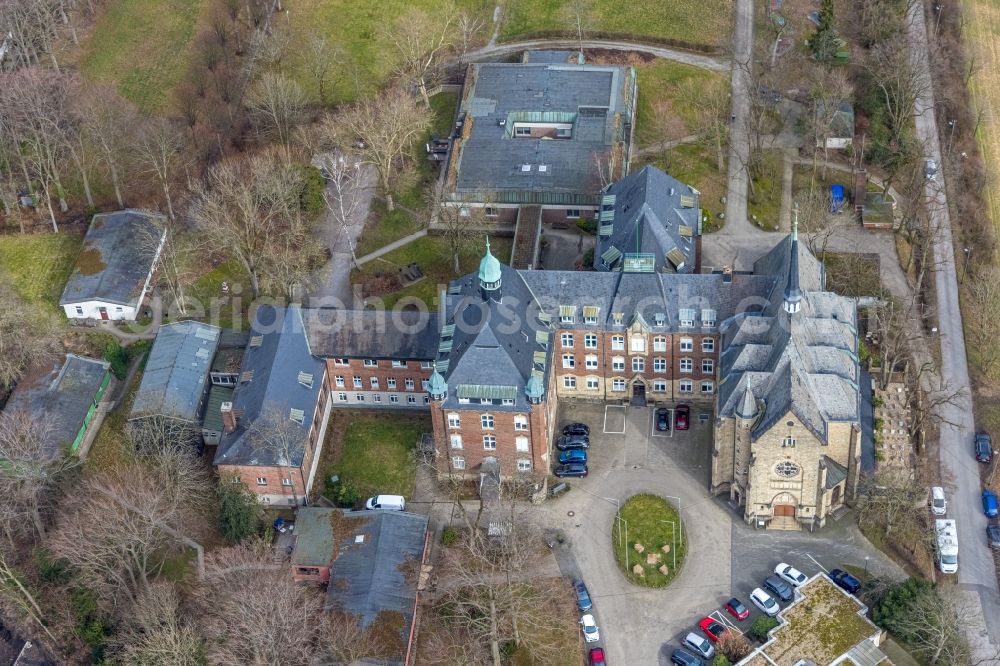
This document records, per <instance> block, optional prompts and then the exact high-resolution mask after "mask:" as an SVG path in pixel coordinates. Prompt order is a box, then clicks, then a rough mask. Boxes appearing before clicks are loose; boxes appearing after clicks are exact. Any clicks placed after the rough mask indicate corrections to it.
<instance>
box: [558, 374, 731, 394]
mask: <svg viewBox="0 0 1000 666" xmlns="http://www.w3.org/2000/svg"><path fill="white" fill-rule="evenodd" d="M562 380H563V388H565V389H569V390H571V391H572V390H575V389H576V387H577V378H576V377H573V376H572V375H566V376H564V377H563V378H562ZM584 381H585V384H586V388H587V390H588V391H596V390H598V389H600V387H601V380H600V377H585V378H584ZM627 385H628V382H627V381H626V380H625V379H624V378H622V377H615V378H613V379H612V380H611V390H612V391H619V392H620V391H624V390H625V388H626V386H627ZM700 388H701V392H702V393H705V394H708V393H714V392H715V382H711V381H703V382H701V386H700ZM652 391H653V393H666V392H667V382H666V381H665V380H663V379H657V380H654V381H653V382H652ZM677 392H678V393H694V382H693V381H691V380H690V379H682V380H680V381H679V382H677Z"/></svg>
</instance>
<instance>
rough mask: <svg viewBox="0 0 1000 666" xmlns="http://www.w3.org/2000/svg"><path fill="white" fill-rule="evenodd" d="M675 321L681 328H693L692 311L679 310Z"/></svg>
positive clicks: (686, 309)
mask: <svg viewBox="0 0 1000 666" xmlns="http://www.w3.org/2000/svg"><path fill="white" fill-rule="evenodd" d="M677 320H678V322H679V323H680V325H681V326H682V327H683V326H687V327H691V326H694V310H691V309H688V308H681V310H680V311H679V312H678V316H677Z"/></svg>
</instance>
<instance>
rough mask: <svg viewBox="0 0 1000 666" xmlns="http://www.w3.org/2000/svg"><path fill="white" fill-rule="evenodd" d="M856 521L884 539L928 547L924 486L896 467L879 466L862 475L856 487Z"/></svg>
mask: <svg viewBox="0 0 1000 666" xmlns="http://www.w3.org/2000/svg"><path fill="white" fill-rule="evenodd" d="M858 492H859V499H858V504H857V511H858V524H859V525H861V526H863V527H868V528H870V529H875V530H878V531H880V532H881V533H882V536H883V537H884V538H886V539H889V538H892V539H893V540H894V542H895V543H900V544H903V543H905V544H908V546H909V547H910V548H913V547H914V546H917V545H919V546H922V547H924V548H928V547H929V546H930V545H931V543H932V542H933V533H932V532H931V530H929V529H928V525H927V522H926V517H927V516H926V514H927V507H926V496H927V489H926V488H924V487H923V486H922V485H920V484H919V483H918V482H917V481H916V480H915V479H912V478H910V476H909V475H906V474H904V473H902V472H900V471H898V470H892V469H887V470H882V471H879V472H877V473H875V474H873V475H871V476H868V477H866V478H864V479H862V481H861V484H860V487H859V489H858Z"/></svg>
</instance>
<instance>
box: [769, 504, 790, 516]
mask: <svg viewBox="0 0 1000 666" xmlns="http://www.w3.org/2000/svg"><path fill="white" fill-rule="evenodd" d="M779 516H788V517H789V518H794V517H795V505H794V504H775V505H774V517H775V518H778V517H779Z"/></svg>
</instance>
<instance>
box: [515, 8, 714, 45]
mask: <svg viewBox="0 0 1000 666" xmlns="http://www.w3.org/2000/svg"><path fill="white" fill-rule="evenodd" d="M573 4H574V3H573V2H571V1H570V0H510V2H508V3H506V4H505V5H504V9H503V11H504V13H505V14H506V16H505V18H504V25H503V29H502V31H501V33H500V35H501V39H502V40H503V41H515V40H518V39H526V38H529V37H538V36H543V35H553V34H556V33H559V34H566V35H567V36H569V35H570V34H571V33H572V30H571V28H572V15H571V14H570V10H569V8H570V7H572V6H573ZM589 7H590V12H589V17H588V18H587V21H586V22H587V23H588V24H589V26H590V30H588V33H589V35H590V36H592V37H599V36H604V37H616V38H635V39H640V40H643V41H651V42H661V43H662V42H668V43H669V42H679V43H685V44H693V45H698V46H705V47H709V48H717V47H719V46H720V45H721V44H722V43H724V42H727V41H728V40H729V34H730V31H731V30H732V25H733V17H732V11H733V3H732V2H730V1H729V0H704V1H703V2H696V1H695V0H672V1H671V2H622V1H621V0H591V2H590V3H589Z"/></svg>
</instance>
